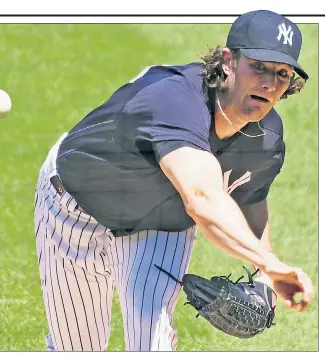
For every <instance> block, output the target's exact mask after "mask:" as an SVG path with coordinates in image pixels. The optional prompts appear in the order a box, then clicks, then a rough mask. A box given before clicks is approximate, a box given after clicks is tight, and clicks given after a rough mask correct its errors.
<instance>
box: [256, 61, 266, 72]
mask: <svg viewBox="0 0 325 355" xmlns="http://www.w3.org/2000/svg"><path fill="white" fill-rule="evenodd" d="M254 69H255V70H256V71H259V72H261V71H263V70H264V64H263V63H261V62H256V63H254Z"/></svg>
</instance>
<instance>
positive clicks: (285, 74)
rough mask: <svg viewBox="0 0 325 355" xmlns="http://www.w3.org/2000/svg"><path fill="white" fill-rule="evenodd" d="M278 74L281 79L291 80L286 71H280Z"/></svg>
mask: <svg viewBox="0 0 325 355" xmlns="http://www.w3.org/2000/svg"><path fill="white" fill-rule="evenodd" d="M278 74H279V76H281V78H289V74H288V72H287V71H286V70H279V72H278Z"/></svg>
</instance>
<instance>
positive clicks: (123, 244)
mask: <svg viewBox="0 0 325 355" xmlns="http://www.w3.org/2000/svg"><path fill="white" fill-rule="evenodd" d="M194 240H195V236H194V228H190V229H188V230H186V231H183V232H179V233H171V232H169V233H168V232H162V231H142V232H140V233H136V234H134V235H130V236H126V237H121V238H116V239H115V241H113V242H112V244H111V245H110V246H109V249H108V250H109V252H108V256H109V260H110V265H112V272H113V274H114V277H115V280H116V287H117V289H118V292H119V297H120V302H121V309H122V313H123V321H124V333H125V343H126V350H132V351H140V350H142V351H150V350H165V351H170V350H173V349H174V348H175V346H176V343H177V332H176V330H174V329H173V327H172V320H173V312H174V309H175V306H176V302H177V299H178V296H179V293H180V290H181V287H180V285H179V284H178V283H177V282H175V281H174V280H173V279H172V278H170V277H169V276H168V275H166V274H165V273H163V272H161V271H160V270H159V269H158V268H157V267H156V266H155V264H156V265H158V266H161V267H162V268H163V269H165V270H167V271H169V272H170V273H171V274H173V275H174V276H175V277H176V278H178V279H181V278H182V277H183V275H184V274H185V273H186V271H187V268H188V264H189V261H190V257H191V252H192V247H193V243H194Z"/></svg>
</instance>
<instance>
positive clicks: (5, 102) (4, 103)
mask: <svg viewBox="0 0 325 355" xmlns="http://www.w3.org/2000/svg"><path fill="white" fill-rule="evenodd" d="M10 110H11V99H10V96H9V95H8V94H7V93H6V92H5V91H4V90H1V89H0V119H1V118H5V117H6V116H7V115H8V113H9V111H10Z"/></svg>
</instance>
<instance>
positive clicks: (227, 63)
mask: <svg viewBox="0 0 325 355" xmlns="http://www.w3.org/2000/svg"><path fill="white" fill-rule="evenodd" d="M222 57H223V63H222V71H223V72H224V74H225V75H226V76H228V75H229V74H230V72H231V71H232V68H233V66H234V57H233V55H232V53H231V50H230V49H229V48H223V49H222Z"/></svg>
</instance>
